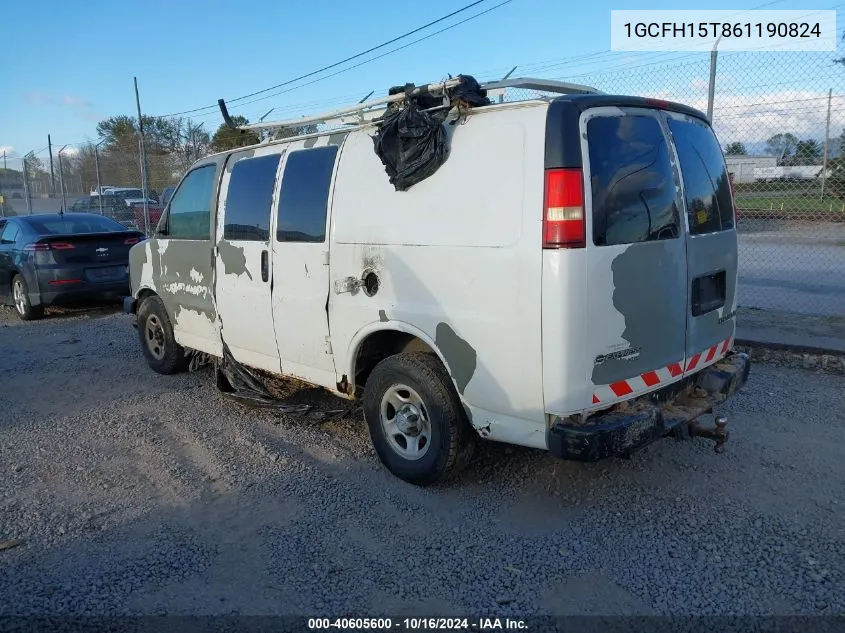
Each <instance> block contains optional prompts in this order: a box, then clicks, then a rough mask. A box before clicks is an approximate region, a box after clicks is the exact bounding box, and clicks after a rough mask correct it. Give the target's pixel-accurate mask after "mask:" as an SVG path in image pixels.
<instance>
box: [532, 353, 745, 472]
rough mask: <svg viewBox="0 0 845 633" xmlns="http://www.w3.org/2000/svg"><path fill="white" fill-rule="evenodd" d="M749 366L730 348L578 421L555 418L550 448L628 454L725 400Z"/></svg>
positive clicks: (573, 455) (596, 456)
mask: <svg viewBox="0 0 845 633" xmlns="http://www.w3.org/2000/svg"><path fill="white" fill-rule="evenodd" d="M750 369H751V360H750V359H749V358H748V355H747V354H743V353H735V352H731V353H729V354H728V355H727V356H725V358H723V359H722V360H720V361H719V362H717V363H714V364H713V365H710V366H709V367H707V368H705V369H703V370H701V371H700V372H698V373H697V374H693V375H692V376H689V377H687V378H685V379H684V380H683V381H682V382H681V383H680V384H678V383H675V384H672V385H669V386H668V387H665V388H664V389H661V390H659V391H656V392H653V393H650V394H647V395H645V396H641V397H639V398H635V399H632V400H626V401H624V402H621V403H619V404H617V405H615V406H613V407H612V408H610V409H607V410H606V411H602V412H600V413H597V414H595V415H592V416H590V417H589V418H587V420H586V421H585V422H584V423H582V424H578V423H576V422H574V421H573V419H572V418H558V419H557V420H556V421H554V422H553V423H552V424H551V426H550V427H549V430H548V432H547V433H548V434H547V438H546V439H547V443H548V447H549V451H550V452H551V453H552V455H554V456H555V457H559V458H561V459H571V460H576V461H582V462H595V461H598V460H600V459H605V458H606V457H623V456H627V455H630V454H631V453H633V452H634V451H636V450H638V449H640V448H642V447H644V446H646V445H647V444H650V443H651V442H653V441H655V440H658V439H660V438H662V437H665V436H666V435H668V434H670V433H672V432H673V431H676V430H680V427H684V426H687V425H689V423H691V422H693V421H694V420H695V419H696V418H698V417H699V416H700V415H702V414H704V413H708V412H710V410H711V409H712V408H713V407H714V406H716V405H718V404H721V403H723V402H725V401H726V400H727V399H728V398H730V397H731V396H733V394H734V393H736V392H737V391H738V390H739V389H741V388H742V387H743V385H745V383H746V382H747V381H748V372H749V370H750Z"/></svg>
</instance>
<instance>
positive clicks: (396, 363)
mask: <svg viewBox="0 0 845 633" xmlns="http://www.w3.org/2000/svg"><path fill="white" fill-rule="evenodd" d="M509 86H510V87H512V86H517V87H523V88H524V87H533V88H540V89H543V90H545V92H546V93H548V92H556V93H560V94H559V96H551V97H540V98H533V99H528V100H524V101H518V102H506V103H490V104H489V105H485V106H483V107H475V108H472V109H471V110H470V111H463V112H462V113H461V118H460V121H458V122H457V123H456V124H454V125H450V124H444V126H443V127H444V131H445V138H446V143H447V146H448V154H447V156H446V158H445V162H443V164H442V165H441V166H440V167H439V168H438V169H436V170H435V171H434V172H433V173H432V174H431V175H428V176H427V177H426V178H424V179H422V180H421V181H420V182H417V183H416V184H414V185H413V186H411V187H409V188H407V190H401V191H400V190H397V188H396V187H394V186H393V185H392V184H391V182H390V181H389V179H388V177H387V175H386V173H385V165H384V164H382V162H381V160H380V158H379V156H377V155H376V153H375V152H374V150H373V148H374V142H373V135H374V133H375V132H374V131H375V129H376V128H375V127H374V125H373V124H372V123H367V122H366V117H361V119H362V120H364V121H365V122H364V123H362V124H361V125H357V126H351V127H350V128H349V129H340V130H334V131H332V132H326V133H315V134H308V135H305V136H300V137H294V138H285V139H283V140H280V141H269V142H265V143H262V144H261V145H256V146H251V147H247V148H243V149H237V150H233V151H228V152H225V153H221V154H217V155H214V156H209V157H207V158H204V159H201V160H199V161H197V163H196V164H194V165H193V166H192V167H191V169H190V170H189V171H188V173H187V174H186V175H185V176H184V177H183V179H182V181H181V182H180V184H179V186H178V188H177V189H176V191H175V193H174V194H173V197H172V199H171V200H170V202H169V204H168V206H167V209H166V210H165V212H164V214H163V216H162V219H161V222H160V224H159V226H158V229H157V232H156V234H155V235H154V236H153V237H152V238H151V239H149V240H147V241H145V242H143V243H141V244H138V245H137V246H135V247H133V248H132V251H131V253H130V262H131V263H130V272H131V291H132V296H131V297H127V300H126V302H125V308H126V311H127V312H130V313H133V314H137V319H136V323H137V327H138V331H139V336H140V342H141V346H142V349H143V352H144V354H145V356H146V359H147V361H148V362H149V364H150V366H151V367H152V368H153V369H154V370H155V371H158V372H160V373H165V374H168V373H173V372H176V371H179V370H182V369H184V368H185V365H186V358H187V354H188V351H189V350H196V351H199V352H202V353H204V354H208V355H211V356H213V357H215V358H217V359H219V360H218V363H217V366H218V378H219V376H220V371H221V368H224V367H225V366H226V365H227V364H235V365H237V366H239V367H246V368H251V369H255V370H259V371H258V372H257V373H256V374H254V375H261V373H262V372H263V373H264V375H278V376H287V377H292V378H296V379H299V380H302V381H305V382H307V383H311V384H314V385H319V386H321V387H324V388H326V389H328V390H330V391H332V392H334V393H336V394H338V395H340V396H342V397H344V398H350V399H356V398H361V399H362V404H363V409H364V417H365V418H366V422H367V424H368V426H369V431H370V434H371V438H372V441H373V444H374V446H375V449H376V451H377V453H378V455H379V458H380V459H381V460H382V462H383V463H384V465H385V466H386V467H387V468H388V469H389V470H390V471H392V472H393V473H394V474H396V475H397V476H399V477H401V478H403V479H406V480H408V481H412V482H415V483H419V484H428V483H432V482H435V481H438V480H440V479H442V478H443V477H445V476H447V475H451V474H453V473H455V472H458V470H459V468H460V466H461V465H462V464H463V463H465V462H466V458H467V457H468V455H469V453H470V450H469V449H470V447H471V446H472V443H473V440H474V438H475V437H476V436H480V437H482V438H486V439H489V440H497V441H500V442H508V443H512V444H518V445H522V446H528V447H534V448H538V449H548V450H550V451H551V452H552V453H553V454H554V455H556V456H558V457H560V458H565V459H574V460H582V461H593V460H598V459H602V458H605V457H610V456H627V455H629V454H631V453H632V452H633V451H635V450H636V449H638V448H640V447H642V446H645V445H646V444H648V443H649V442H651V441H653V440H656V439H658V438H661V437H665V436H667V435H670V434H673V435H687V434H688V433H689V432H691V433H692V434H693V435H704V436H706V437H710V438H711V439H714V440H716V442H717V448H718V449H721V446H722V444H723V443H724V440H725V439H726V433H725V429H724V420H718V424H717V426H716V427H715V428H707V429H706V428H703V427H701V426H699V424H698V423H697V422H696V419H697V418H698V417H699V416H701V415H702V414H704V413H710V412H711V411H712V408H713V406H714V405H717V404H719V403H721V402H723V401H724V400H725V399H726V398H728V397H730V396H731V395H732V394H733V393H734V392H735V391H736V390H737V389H739V388H740V387H741V386H742V385H743V384H744V383H745V382H746V380H747V377H748V371H749V359H748V357H747V356H746V355H745V354H742V353H734V352H733V351H732V348H733V339H734V333H735V318H734V315H735V309H736V286H737V237H736V230H735V226H734V223H735V218H734V208H733V201H732V194H731V188H730V184H729V182H728V176H727V173H726V169H725V161H724V158H723V155H722V151H721V149H720V145H719V142H718V141H717V139H716V137H715V135H714V134H713V131H712V130H711V128H710V125H709V124H708V122H707V120H706V118H705V116H704V115H703V114H702V113H700V112H698V111H696V110H693V109H691V108H688V107H686V106H683V105H679V104H675V103H668V102H664V101H655V100H651V99H644V98H638V97H629V96H613V95H606V94H600V93H597V92H595V91H591V90H588V89H581V88H571V87H568V86H566V85H565V84H558V83H555V82H544V81H540V80H525V79H514V80H509V81H506V82H499V83H497V84H488V85H487V86H486V88H487V89H488V90H493V89H497V90H502V89H505V88H508V87H509ZM427 89H428V90H429V91H431V92H433V93H435V94H436V90H434V89H433V88H432V86H428V87H427ZM399 98H401V95H399ZM268 125H269V124H268ZM218 384H219V380H218Z"/></svg>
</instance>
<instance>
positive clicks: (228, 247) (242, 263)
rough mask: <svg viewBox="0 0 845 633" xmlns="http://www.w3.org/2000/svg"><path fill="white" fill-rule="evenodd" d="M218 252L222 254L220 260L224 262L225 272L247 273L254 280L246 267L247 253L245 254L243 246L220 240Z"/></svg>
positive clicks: (226, 273)
mask: <svg viewBox="0 0 845 633" xmlns="http://www.w3.org/2000/svg"><path fill="white" fill-rule="evenodd" d="M217 253H218V254H219V256H220V261H221V262H223V274H225V275H246V276H247V277H249V278H250V280H252V275H251V274H250V273H249V271H248V270H247V268H246V255H244V249H243V248H240V247H239V246H235V245H233V244H232V243H231V242H227V241H226V240H220V241H219V242H217Z"/></svg>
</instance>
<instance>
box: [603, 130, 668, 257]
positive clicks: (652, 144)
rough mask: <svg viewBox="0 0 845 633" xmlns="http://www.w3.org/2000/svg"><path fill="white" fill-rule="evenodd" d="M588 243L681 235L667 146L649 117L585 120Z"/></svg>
mask: <svg viewBox="0 0 845 633" xmlns="http://www.w3.org/2000/svg"><path fill="white" fill-rule="evenodd" d="M587 139H588V140H587V144H588V148H589V154H590V187H591V189H592V194H593V242H594V243H595V244H596V245H597V246H610V245H613V244H633V243H636V242H651V241H654V240H663V239H672V238H675V237H678V236H679V235H680V219H679V214H678V203H677V197H676V194H675V178H674V176H673V173H672V165H671V163H670V162H669V149H668V147H667V144H666V137H665V135H664V134H663V130H662V129H661V127H660V123H659V122H658V120H657V118H655V117H654V116H648V115H627V116H598V117H594V118H591V119H590V120H589V121H588V122H587Z"/></svg>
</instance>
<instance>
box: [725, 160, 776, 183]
mask: <svg viewBox="0 0 845 633" xmlns="http://www.w3.org/2000/svg"><path fill="white" fill-rule="evenodd" d="M725 162H726V163H727V165H728V173H730V174H733V179H734V183H741V182H754V181H755V180H758V179H759V178H760V176H757V175H755V171H756V170H758V169H771V168H773V167H774V168H777V165H778V157H777V156H725Z"/></svg>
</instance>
